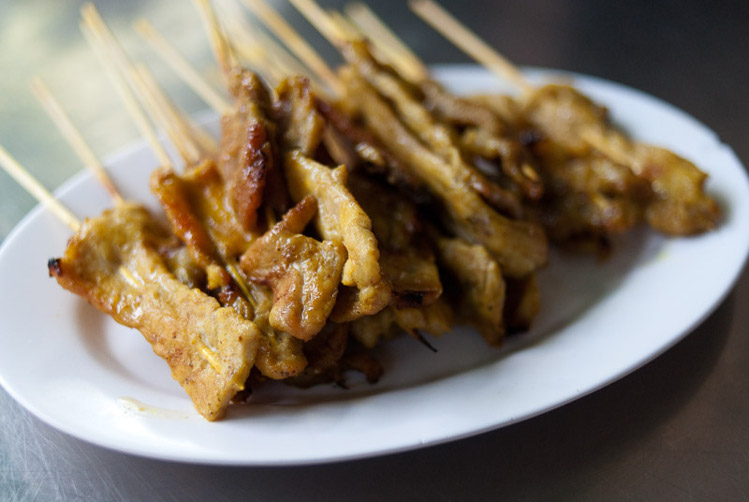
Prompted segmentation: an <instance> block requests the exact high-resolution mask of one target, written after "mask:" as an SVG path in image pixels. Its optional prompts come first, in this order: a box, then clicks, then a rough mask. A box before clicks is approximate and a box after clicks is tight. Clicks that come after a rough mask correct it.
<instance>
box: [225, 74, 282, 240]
mask: <svg viewBox="0 0 749 502" xmlns="http://www.w3.org/2000/svg"><path fill="white" fill-rule="evenodd" d="M229 80H230V82H231V86H230V91H231V93H232V96H233V97H234V110H233V112H232V113H230V114H228V115H226V116H224V117H223V118H222V119H221V151H220V153H219V158H218V168H219V172H220V174H221V177H222V178H223V180H224V182H225V183H226V185H227V189H228V194H229V200H230V203H231V206H232V207H233V209H234V211H235V212H236V214H237V218H238V219H239V222H240V223H241V224H242V226H243V228H244V229H245V230H255V227H256V222H257V218H258V209H259V208H260V206H261V204H262V203H263V201H264V199H267V201H266V202H267V203H268V204H267V206H268V207H271V208H273V209H275V210H277V211H283V210H285V208H286V200H285V199H286V197H287V195H286V191H285V189H284V183H283V177H282V176H283V175H282V173H281V171H280V169H278V167H277V166H276V164H277V162H278V160H277V152H276V146H275V124H274V123H273V122H272V121H271V119H270V114H271V113H272V101H271V97H270V95H269V93H268V90H267V89H266V88H265V86H264V85H263V83H262V82H261V81H260V79H259V78H258V77H257V75H255V74H254V73H252V72H250V71H246V70H239V69H236V70H233V71H232V72H231V73H230V75H229Z"/></svg>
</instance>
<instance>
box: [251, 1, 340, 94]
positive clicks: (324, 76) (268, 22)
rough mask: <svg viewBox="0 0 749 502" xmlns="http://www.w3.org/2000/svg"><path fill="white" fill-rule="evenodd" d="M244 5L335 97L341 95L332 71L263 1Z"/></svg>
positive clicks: (337, 81) (336, 78)
mask: <svg viewBox="0 0 749 502" xmlns="http://www.w3.org/2000/svg"><path fill="white" fill-rule="evenodd" d="M244 3H245V5H247V7H248V8H249V9H250V10H252V12H254V13H255V15H257V16H258V17H259V18H260V20H261V21H262V22H263V24H265V26H267V27H268V29H270V30H271V31H272V32H273V33H274V34H275V35H276V36H277V37H278V39H279V40H281V41H282V42H283V43H284V44H285V45H286V47H288V48H289V50H291V51H292V52H293V53H294V54H295V55H296V56H297V57H298V58H299V59H300V60H301V61H302V62H304V64H306V65H307V66H308V67H309V68H310V70H312V71H313V72H314V73H315V74H316V75H317V76H318V77H319V78H320V80H322V81H323V82H325V84H326V85H327V86H328V87H329V88H330V89H331V90H332V91H333V92H334V93H335V94H336V95H341V94H342V93H343V86H342V85H341V82H340V81H339V80H338V77H337V76H336V75H335V73H334V72H333V70H331V69H330V67H329V66H328V65H327V63H325V61H324V60H323V59H322V58H321V57H320V56H319V55H318V54H317V52H316V51H315V50H314V49H313V48H312V47H311V46H310V45H309V44H308V43H307V41H306V40H304V39H303V38H302V37H301V36H300V35H299V33H297V31H296V30H295V29H294V28H292V27H291V25H289V24H288V23H287V22H286V21H285V20H284V19H283V18H282V17H281V16H279V15H278V13H276V11H274V10H273V9H272V8H270V7H268V5H267V4H266V3H265V2H264V1H263V0H244Z"/></svg>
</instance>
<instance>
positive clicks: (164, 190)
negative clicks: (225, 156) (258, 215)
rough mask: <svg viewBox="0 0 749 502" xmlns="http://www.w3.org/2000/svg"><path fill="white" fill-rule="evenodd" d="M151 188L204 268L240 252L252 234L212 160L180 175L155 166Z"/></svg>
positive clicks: (231, 257)
mask: <svg viewBox="0 0 749 502" xmlns="http://www.w3.org/2000/svg"><path fill="white" fill-rule="evenodd" d="M151 191H152V192H153V194H154V195H155V196H156V198H157V199H158V200H159V202H160V203H161V206H162V207H163V208H164V211H165V212H166V214H167V218H168V219H169V222H170V223H171V225H172V228H173V229H174V233H175V234H176V235H177V237H179V238H180V240H182V241H183V242H184V243H185V244H186V245H187V247H188V249H189V250H190V252H191V254H192V257H193V260H195V261H196V262H197V263H198V264H199V265H201V266H202V267H204V268H205V267H208V266H209V265H211V264H220V263H222V262H223V261H225V260H226V259H234V258H236V257H238V256H240V255H241V254H242V253H243V252H244V250H245V249H247V247H248V246H249V245H250V242H252V240H253V238H254V236H253V234H252V233H250V232H248V231H246V230H245V229H244V228H243V227H242V225H241V224H240V223H239V221H238V219H237V217H236V214H235V213H234V210H233V209H232V207H231V206H230V205H229V204H228V200H229V197H228V194H227V187H226V185H224V183H223V182H222V180H221V178H220V176H219V174H218V172H217V170H216V165H215V164H214V163H213V162H212V161H209V160H208V161H204V162H203V163H201V164H198V165H196V166H194V167H192V168H190V169H188V170H187V171H186V172H185V173H184V174H182V175H178V174H177V173H175V172H174V171H173V170H172V169H170V168H160V169H157V170H155V171H154V172H153V174H152V175H151Z"/></svg>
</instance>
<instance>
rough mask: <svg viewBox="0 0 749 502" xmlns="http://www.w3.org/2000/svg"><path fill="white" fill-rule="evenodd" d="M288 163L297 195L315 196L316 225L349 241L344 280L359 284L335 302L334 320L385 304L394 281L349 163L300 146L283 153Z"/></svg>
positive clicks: (325, 233) (331, 237)
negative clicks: (354, 190)
mask: <svg viewBox="0 0 749 502" xmlns="http://www.w3.org/2000/svg"><path fill="white" fill-rule="evenodd" d="M284 168H285V173H286V179H287V181H288V183H289V191H290V192H291V197H292V198H293V199H294V200H302V199H303V198H304V197H306V196H307V195H310V194H311V195H314V196H315V198H316V199H317V203H318V211H317V215H316V216H315V228H316V229H317V231H318V233H319V234H320V235H321V236H322V237H323V238H324V239H326V240H330V241H337V242H342V243H343V245H344V246H345V247H346V252H347V258H346V263H345V264H344V266H343V276H342V278H341V283H342V284H343V285H344V286H350V287H354V288H356V289H355V291H348V292H344V293H343V296H344V303H342V304H341V305H342V306H341V307H339V306H338V305H336V308H335V309H334V311H333V320H335V321H336V322H344V321H350V320H353V319H355V318H358V317H361V316H363V315H372V314H374V313H376V312H379V311H380V310H382V308H383V307H385V305H387V303H388V301H389V300H390V286H389V285H388V284H387V281H386V280H385V279H384V278H383V276H382V273H381V270H380V264H379V258H380V252H379V249H378V247H377V238H376V237H375V236H374V234H373V233H372V221H371V220H370V218H369V216H367V213H365V212H364V210H363V209H362V208H361V206H360V205H359V203H358V202H357V201H356V199H355V198H354V196H353V195H351V192H350V191H349V190H348V188H347V186H346V184H347V177H348V176H347V171H346V167H345V166H339V167H337V168H335V169H331V168H329V167H327V166H324V165H322V164H320V163H318V162H315V161H314V160H312V159H310V158H308V157H305V156H304V155H302V154H301V153H300V152H299V151H292V152H289V153H287V154H286V156H285V162H284ZM338 303H340V297H339V302H338ZM343 305H345V306H343Z"/></svg>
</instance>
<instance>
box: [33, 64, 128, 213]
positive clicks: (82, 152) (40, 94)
mask: <svg viewBox="0 0 749 502" xmlns="http://www.w3.org/2000/svg"><path fill="white" fill-rule="evenodd" d="M31 90H32V91H33V92H34V95H35V96H36V98H37V100H38V101H39V103H40V104H41V105H42V106H43V107H44V110H45V111H46V112H47V114H48V115H49V117H50V118H51V119H52V121H53V122H54V123H55V125H56V126H57V128H58V129H59V130H60V132H61V133H62V135H63V136H64V137H65V139H66V140H67V141H68V144H70V146H71V147H72V148H73V150H74V151H75V152H76V154H78V157H79V158H80V159H81V160H82V161H83V164H84V165H85V166H86V167H88V168H89V169H90V170H91V172H92V173H93V174H94V176H96V179H97V180H98V181H99V183H101V185H102V186H103V187H104V189H105V190H106V191H107V193H109V195H110V197H112V200H113V201H114V203H115V204H121V203H122V202H123V199H122V196H121V195H120V194H119V192H118V191H117V188H115V186H114V183H112V180H111V178H110V177H109V175H108V174H107V172H106V171H105V170H104V166H103V165H102V164H101V162H100V161H99V159H98V157H97V156H96V154H95V153H94V151H93V150H92V149H91V147H90V146H89V145H88V143H86V141H85V140H84V139H83V135H81V133H80V131H79V130H78V129H77V128H76V127H75V125H73V122H72V121H71V120H70V117H69V116H68V114H67V113H65V110H63V108H62V106H60V103H59V102H58V101H57V100H56V99H55V97H54V96H53V95H52V93H51V92H50V91H49V89H48V88H47V86H46V85H45V84H44V82H43V81H42V79H40V78H39V77H34V78H33V79H32V81H31Z"/></svg>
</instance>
